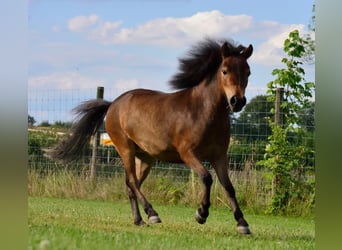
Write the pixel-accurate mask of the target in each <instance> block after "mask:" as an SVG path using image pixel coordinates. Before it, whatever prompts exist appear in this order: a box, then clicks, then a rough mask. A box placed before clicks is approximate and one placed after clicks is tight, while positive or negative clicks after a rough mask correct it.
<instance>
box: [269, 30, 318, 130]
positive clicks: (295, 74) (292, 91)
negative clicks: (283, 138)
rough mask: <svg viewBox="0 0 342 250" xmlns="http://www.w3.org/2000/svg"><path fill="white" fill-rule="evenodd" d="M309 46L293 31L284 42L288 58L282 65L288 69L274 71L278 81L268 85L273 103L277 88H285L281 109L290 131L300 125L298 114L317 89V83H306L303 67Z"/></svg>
mask: <svg viewBox="0 0 342 250" xmlns="http://www.w3.org/2000/svg"><path fill="white" fill-rule="evenodd" d="M307 44H308V42H307V41H306V40H305V39H303V38H301V37H300V35H299V32H298V30H294V31H292V32H291V33H290V34H289V38H287V39H286V40H285V42H284V51H285V52H286V53H287V55H288V56H287V57H285V58H283V59H282V63H284V64H285V66H286V68H282V69H274V70H273V71H272V75H273V76H275V77H276V79H275V80H273V81H271V82H269V83H268V84H267V88H268V90H267V94H269V101H273V102H274V101H275V96H276V91H277V88H279V87H283V88H284V101H283V102H282V104H281V108H282V110H283V113H284V115H285V117H284V118H285V119H284V120H285V121H286V123H287V126H288V128H289V129H291V128H293V126H295V125H296V124H298V122H299V117H298V114H299V113H300V111H301V110H302V109H303V108H305V107H307V106H308V105H309V102H310V98H311V97H312V93H313V90H314V88H315V83H313V82H305V71H304V68H303V67H302V65H303V61H302V57H303V56H304V55H305V52H306V50H305V48H306V46H307Z"/></svg>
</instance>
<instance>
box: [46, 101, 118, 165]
mask: <svg viewBox="0 0 342 250" xmlns="http://www.w3.org/2000/svg"><path fill="white" fill-rule="evenodd" d="M110 104H111V102H108V101H105V100H102V99H96V100H90V101H86V102H84V103H82V104H80V105H79V106H77V107H76V108H74V109H73V111H74V112H75V113H76V115H77V117H76V122H75V123H74V125H73V126H72V128H71V134H70V135H69V136H68V137H67V138H66V139H65V140H63V141H62V142H61V143H59V144H58V145H57V147H56V148H54V149H53V150H52V151H50V153H49V155H50V156H51V157H52V158H53V159H55V160H60V161H62V162H64V163H67V162H71V161H73V160H76V159H78V158H79V157H80V155H81V152H82V151H83V150H84V148H85V147H86V145H87V144H88V143H89V141H90V138H91V136H92V135H94V134H95V133H96V131H97V130H98V129H99V128H100V127H101V125H102V123H103V120H104V118H105V116H106V113H107V110H108V108H109V106H110Z"/></svg>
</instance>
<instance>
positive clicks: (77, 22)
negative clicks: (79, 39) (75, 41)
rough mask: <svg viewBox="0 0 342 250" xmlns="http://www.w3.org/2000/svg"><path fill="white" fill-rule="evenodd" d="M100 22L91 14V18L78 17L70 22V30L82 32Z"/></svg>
mask: <svg viewBox="0 0 342 250" xmlns="http://www.w3.org/2000/svg"><path fill="white" fill-rule="evenodd" d="M98 21H99V17H98V16H97V15H95V14H91V15H89V16H77V17H74V18H72V19H70V20H69V21H68V29H69V30H71V31H76V32H81V31H84V30H85V29H86V28H88V27H89V26H91V25H94V24H95V23H97V22H98Z"/></svg>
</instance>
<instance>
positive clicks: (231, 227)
mask: <svg viewBox="0 0 342 250" xmlns="http://www.w3.org/2000/svg"><path fill="white" fill-rule="evenodd" d="M28 206H29V209H28V212H29V214H28V218H29V219H28V225H29V242H28V244H29V249H32V250H34V249H82V250H83V249H91V250H94V249H101V250H105V249H125V250H126V249H148V250H153V249H262V250H265V249H291V250H292V249H305V250H306V249H314V248H315V243H314V240H315V233H314V221H313V220H312V219H309V218H289V217H276V216H264V215H252V214H245V217H246V219H247V221H248V222H249V224H250V229H251V230H252V234H251V235H247V236H246V235H239V234H238V233H237V230H236V226H235V225H236V222H235V221H234V218H233V215H232V213H231V211H229V210H228V209H224V208H215V207H212V208H211V210H210V216H209V218H208V220H207V223H206V224H204V225H199V224H198V223H197V222H196V221H195V219H194V213H195V210H196V208H192V207H186V206H181V205H177V206H176V205H157V204H154V207H155V209H156V210H157V211H158V213H159V215H160V217H161V219H162V221H163V223H161V224H156V225H151V226H144V227H138V226H135V225H133V222H132V216H131V209H130V205H129V203H128V202H123V201H116V202H108V201H106V202H105V201H89V200H76V199H65V198H64V199H61V198H44V197H29V199H28ZM44 241H45V242H48V243H49V244H48V245H49V246H48V248H44V247H40V244H43V242H44Z"/></svg>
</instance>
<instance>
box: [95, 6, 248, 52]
mask: <svg viewBox="0 0 342 250" xmlns="http://www.w3.org/2000/svg"><path fill="white" fill-rule="evenodd" d="M251 24H252V17H251V16H247V15H237V16H227V15H224V14H223V13H222V12H220V11H217V10H214V11H209V12H199V13H197V14H195V15H193V16H190V17H184V18H164V19H155V20H151V21H147V22H145V23H143V24H141V25H138V26H136V27H133V28H121V29H118V30H117V32H114V33H113V32H108V31H112V30H113V27H112V26H114V27H115V29H117V28H118V27H119V25H121V22H115V23H112V26H110V25H109V26H108V25H107V27H106V23H103V24H101V25H100V27H98V28H97V29H99V30H101V31H102V33H101V34H102V36H98V37H94V36H93V38H94V39H97V40H98V41H99V42H103V43H107V44H108V43H112V44H127V43H128V44H132V43H133V44H135V43H140V44H149V45H162V46H174V47H181V46H187V45H188V44H189V43H192V42H194V41H196V40H199V39H201V38H203V37H205V36H211V37H219V36H222V35H224V36H225V37H233V36H234V35H235V34H237V33H238V32H241V31H244V30H247V29H248V28H249V27H250V26H251Z"/></svg>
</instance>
